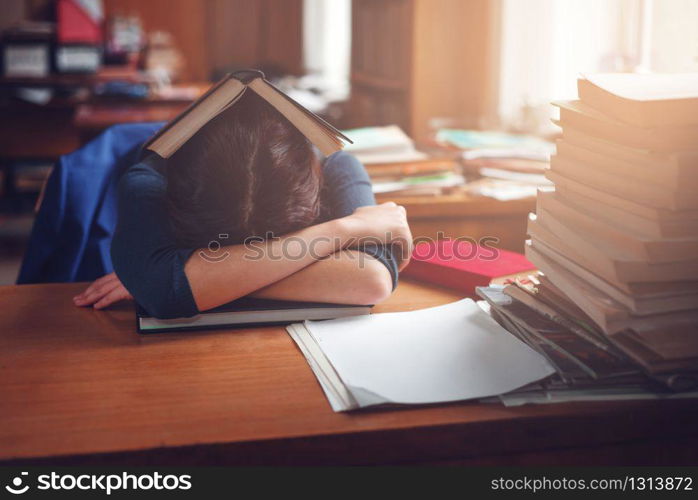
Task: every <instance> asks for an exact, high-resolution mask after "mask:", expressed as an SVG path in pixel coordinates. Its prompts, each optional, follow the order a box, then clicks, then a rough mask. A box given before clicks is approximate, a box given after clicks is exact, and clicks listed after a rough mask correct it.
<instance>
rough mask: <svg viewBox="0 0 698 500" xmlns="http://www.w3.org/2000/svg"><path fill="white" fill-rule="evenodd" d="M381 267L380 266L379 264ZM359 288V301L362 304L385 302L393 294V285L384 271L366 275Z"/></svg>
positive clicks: (387, 273)
mask: <svg viewBox="0 0 698 500" xmlns="http://www.w3.org/2000/svg"><path fill="white" fill-rule="evenodd" d="M379 265H380V266H381V267H382V264H379ZM367 274H368V276H366V277H365V278H364V280H363V283H362V286H361V287H360V288H361V290H360V295H361V297H360V300H359V301H358V302H361V303H363V304H378V303H380V302H383V301H384V300H386V299H387V298H388V297H390V295H391V294H392V293H393V283H392V280H391V278H390V273H389V272H388V271H387V270H386V269H380V270H377V272H372V273H367Z"/></svg>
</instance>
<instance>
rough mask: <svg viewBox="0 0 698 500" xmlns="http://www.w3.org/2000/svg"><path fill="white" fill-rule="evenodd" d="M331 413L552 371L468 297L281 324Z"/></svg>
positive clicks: (452, 394) (489, 391) (426, 399)
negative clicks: (418, 307) (413, 307)
mask: <svg viewBox="0 0 698 500" xmlns="http://www.w3.org/2000/svg"><path fill="white" fill-rule="evenodd" d="M287 331H288V333H289V334H290V336H291V338H292V339H293V340H294V341H295V342H296V344H297V345H298V347H299V348H300V350H301V351H302V352H303V355H304V356H305V358H306V360H307V361H308V364H309V365H310V367H311V368H312V370H313V372H314V373H315V376H316V377H317V379H318V381H319V383H320V385H321V386H322V389H323V391H324V392H325V395H326V396H327V399H328V400H329V402H330V405H331V406H332V409H333V410H334V411H347V410H353V409H357V408H363V407H366V406H372V405H381V404H429V403H442V402H448V401H458V400H465V399H474V398H484V397H489V396H495V395H499V394H502V393H505V392H509V391H511V390H514V389H517V388H519V387H522V386H524V385H527V384H529V383H531V382H535V381H537V380H540V379H543V378H545V377H547V376H549V375H551V374H553V373H554V368H553V367H552V366H551V365H550V363H549V362H548V361H547V360H546V359H545V358H544V357H543V356H541V355H540V354H539V353H537V352H535V351H534V350H533V349H531V348H530V347H529V346H527V345H526V344H524V343H523V342H521V341H520V340H518V339H517V338H516V337H514V336H513V335H511V334H510V333H509V332H507V331H506V330H505V329H504V328H502V327H501V326H499V324H497V323H496V322H495V321H494V320H493V319H492V318H490V316H489V315H488V314H487V313H485V312H484V311H483V310H482V309H481V308H480V307H479V306H478V305H477V304H476V303H475V302H473V301H472V300H470V299H465V300H461V301H458V302H453V303H451V304H446V305H443V306H438V307H432V308H429V309H422V310H418V311H410V312H399V313H382V314H372V315H368V316H355V317H351V318H342V319H336V320H329V321H305V322H304V323H295V324H292V325H290V326H288V327H287Z"/></svg>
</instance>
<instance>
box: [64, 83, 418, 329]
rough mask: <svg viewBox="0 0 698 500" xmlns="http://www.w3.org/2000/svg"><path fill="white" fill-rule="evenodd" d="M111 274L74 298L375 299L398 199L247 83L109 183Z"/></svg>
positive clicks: (163, 303) (184, 307)
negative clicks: (327, 150) (384, 196)
mask: <svg viewBox="0 0 698 500" xmlns="http://www.w3.org/2000/svg"><path fill="white" fill-rule="evenodd" d="M118 196H119V216H118V224H117V228H116V231H115V234H114V239H113V242H112V247H111V254H112V261H113V264H114V269H115V273H112V274H109V275H107V276H104V277H102V278H100V279H98V280H97V281H95V282H94V283H92V285H90V286H89V287H88V288H87V289H86V290H85V291H84V292H83V293H82V294H80V295H78V296H76V297H75V298H74V302H75V304H76V305H78V306H94V307H95V308H97V309H101V308H104V307H107V306H108V305H110V304H112V303H114V302H116V301H118V300H122V299H127V298H135V300H136V301H137V302H138V303H139V304H140V305H141V306H143V307H144V308H145V309H146V310H147V311H148V312H149V313H150V314H151V315H153V316H156V317H160V318H172V317H182V316H191V315H194V314H196V313H197V312H199V311H204V310H207V309H210V308H213V307H216V306H219V305H221V304H225V303H226V302H230V301H231V300H234V299H236V298H239V297H243V296H246V295H250V294H252V295H254V296H257V297H262V298H273V299H281V300H299V301H321V302H335V303H345V304H373V303H377V302H380V301H382V300H384V299H385V298H387V297H388V296H389V295H390V293H391V291H392V290H393V288H394V287H395V285H396V283H397V275H398V269H399V268H401V267H402V266H404V265H405V264H406V263H407V259H406V258H403V256H404V255H409V254H410V250H411V240H412V236H411V234H410V230H409V227H408V225H407V220H406V216H405V210H404V208H403V207H400V206H397V205H395V204H394V203H384V204H382V205H378V206H376V205H375V200H374V197H373V194H372V191H371V184H370V181H369V179H368V176H367V174H366V171H365V170H364V168H363V167H362V165H361V164H360V163H359V162H358V161H357V160H356V159H355V158H354V157H352V156H351V155H349V154H347V153H344V152H338V153H335V154H333V155H331V156H329V157H328V158H326V159H324V160H321V159H320V158H319V156H318V153H317V152H316V150H315V148H314V147H313V146H312V145H311V144H310V142H309V141H308V140H307V139H306V138H305V136H304V135H303V134H301V133H300V132H299V131H298V130H297V129H296V128H295V127H294V126H293V125H291V124H290V122H288V121H287V120H286V119H285V118H284V117H283V116H282V115H281V114H280V113H279V112H278V111H276V110H275V109H274V108H273V107H272V106H270V105H269V104H268V103H267V102H266V101H264V100H263V99H261V98H260V97H258V96H256V95H255V94H254V93H253V92H247V93H245V94H244V96H243V97H242V98H241V99H240V100H239V101H238V102H237V103H236V104H235V105H234V106H232V107H231V108H229V109H228V110H226V111H225V112H223V113H221V114H220V115H219V116H218V117H216V118H215V119H214V120H212V121H211V122H209V123H208V124H207V125H206V126H205V127H204V128H202V129H201V130H200V131H199V133H197V134H196V135H195V136H194V137H193V138H192V139H190V140H189V141H188V142H187V143H186V144H185V145H184V146H183V147H182V148H180V149H179V150H178V151H177V152H176V153H175V154H174V155H173V156H172V157H171V158H170V159H168V160H163V159H161V158H159V157H157V156H156V155H154V154H150V155H148V156H146V157H145V158H143V159H142V161H141V162H140V163H138V164H136V165H134V166H132V167H131V168H130V169H129V170H128V171H127V172H126V173H125V174H124V176H123V178H122V179H121V180H120V183H119V195H118Z"/></svg>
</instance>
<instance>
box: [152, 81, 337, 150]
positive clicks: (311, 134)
mask: <svg viewBox="0 0 698 500" xmlns="http://www.w3.org/2000/svg"><path fill="white" fill-rule="evenodd" d="M248 89H251V90H252V91H253V92H255V93H256V94H257V95H259V96H260V97H261V98H263V99H264V100H266V101H267V102H268V103H269V104H271V105H272V106H274V108H276V109H277V110H278V111H279V112H280V113H281V114H282V115H284V117H285V118H286V119H287V120H288V121H290V122H291V123H292V124H293V126H294V127H296V128H297V129H298V130H299V131H300V132H301V133H302V134H303V135H305V136H306V137H307V138H308V140H309V141H310V142H312V143H313V144H314V145H315V146H317V148H318V149H319V150H320V151H321V152H322V154H324V155H326V156H329V155H331V154H332V153H334V152H336V151H339V150H340V149H342V148H343V147H344V143H345V142H348V143H351V140H350V139H349V138H348V137H346V136H345V135H344V134H342V133H341V132H340V131H339V130H337V129H336V128H334V127H333V126H332V125H330V124H329V123H327V122H326V121H324V120H323V119H322V118H320V117H319V116H317V115H316V114H314V113H312V112H310V111H308V110H307V109H305V108H304V107H303V106H301V105H300V104H298V103H297V102H296V101H294V100H293V99H291V98H290V97H288V96H287V95H286V94H284V93H283V92H281V91H280V90H278V89H277V88H276V87H274V86H273V85H272V84H271V83H269V82H268V81H267V80H266V79H265V78H264V73H262V72H261V71H258V70H244V71H236V72H234V73H230V74H229V75H227V76H226V77H224V78H223V79H222V80H221V81H220V82H218V83H217V84H216V85H214V86H213V87H211V89H209V90H208V92H206V93H205V94H204V95H202V96H201V97H200V98H199V99H197V100H196V101H195V102H194V103H193V104H192V105H191V106H189V107H188V108H187V109H186V110H185V111H183V112H182V113H181V114H180V115H179V116H177V117H176V118H175V119H174V120H172V121H171V122H169V123H168V124H167V125H165V127H163V128H162V130H160V132H158V133H157V134H156V135H155V136H154V137H153V138H152V139H150V140H149V141H148V142H147V143H146V144H145V148H146V149H148V150H150V151H153V152H154V153H157V154H158V155H160V156H161V157H162V158H169V157H170V156H172V154H174V153H175V152H176V151H177V150H178V149H179V148H180V147H182V145H183V144H184V143H185V142H187V141H188V140H189V139H191V137H192V136H193V135H194V134H196V133H197V132H198V131H199V130H200V129H201V128H202V127H203V126H204V125H206V124H207V123H208V122H209V121H211V120H212V119H213V118H215V117H216V116H218V115H219V114H220V113H222V112H223V111H225V110H226V109H228V108H229V107H230V106H232V105H234V104H235V102H237V100H238V99H239V98H240V97H242V95H243V94H244V93H245V92H246V91H247V90H248Z"/></svg>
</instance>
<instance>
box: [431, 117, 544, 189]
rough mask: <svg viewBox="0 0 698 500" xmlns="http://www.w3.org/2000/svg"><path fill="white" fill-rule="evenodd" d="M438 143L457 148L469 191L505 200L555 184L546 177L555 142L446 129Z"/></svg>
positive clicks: (497, 133) (505, 134) (442, 131)
mask: <svg viewBox="0 0 698 500" xmlns="http://www.w3.org/2000/svg"><path fill="white" fill-rule="evenodd" d="M434 139H435V143H436V145H437V146H439V147H441V148H445V149H447V150H455V151H456V152H457V153H458V156H459V158H460V161H461V163H462V165H463V173H464V175H465V177H466V179H467V180H468V192H470V193H471V194H477V195H482V196H489V197H492V198H495V199H498V200H501V201H506V200H511V199H517V198H530V197H534V196H535V195H536V190H537V189H538V188H539V187H542V186H549V185H550V184H551V183H550V181H549V180H548V179H547V178H546V177H545V175H544V174H545V172H546V171H547V170H548V167H549V165H550V155H551V154H552V153H553V152H554V151H555V145H554V144H553V143H552V142H549V141H546V140H544V139H541V138H538V137H533V136H528V135H522V134H510V133H506V132H495V131H481V130H462V129H451V128H442V129H439V130H437V131H436V134H435V136H434Z"/></svg>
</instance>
